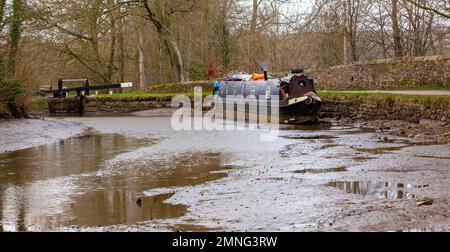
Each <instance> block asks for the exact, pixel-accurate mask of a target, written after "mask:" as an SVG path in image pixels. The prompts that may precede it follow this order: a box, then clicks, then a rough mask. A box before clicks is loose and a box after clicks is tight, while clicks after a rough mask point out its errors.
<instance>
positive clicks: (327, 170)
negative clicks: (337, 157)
mask: <svg viewBox="0 0 450 252" xmlns="http://www.w3.org/2000/svg"><path fill="white" fill-rule="evenodd" d="M346 171H347V167H345V166H341V167H336V168H324V169H320V168H319V169H303V170H298V171H295V172H294V173H297V174H307V173H310V174H322V173H336V172H346Z"/></svg>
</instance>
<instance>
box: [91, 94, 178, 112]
mask: <svg viewBox="0 0 450 252" xmlns="http://www.w3.org/2000/svg"><path fill="white" fill-rule="evenodd" d="M171 101H172V97H135V98H115V97H87V98H86V101H85V110H84V112H85V114H86V115H94V116H101V115H122V114H127V113H132V112H137V111H144V110H149V109H158V108H170V107H171Z"/></svg>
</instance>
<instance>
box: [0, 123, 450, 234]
mask: <svg viewBox="0 0 450 252" xmlns="http://www.w3.org/2000/svg"><path fill="white" fill-rule="evenodd" d="M68 120H74V121H77V122H81V123H83V124H84V125H85V126H86V127H88V128H89V130H88V131H87V134H86V136H84V137H79V138H73V139H69V140H66V141H61V142H57V143H54V144H51V145H47V146H42V147H38V148H32V149H26V150H21V151H16V152H11V153H5V154H0V231H51V230H94V231H95V230H103V231H104V230H108V231H110V230H111V231H114V230H119V231H124V230H138V231H154V230H179V231H215V230H234V231H310V230H311V231H315V230H325V231H327V230H338V231H342V230H344V231H346V230H352V231H355V230H357V231H360V230H370V231H372V230H375V231H376V230H379V231H398V230H413V231H414V230H430V229H431V230H447V227H449V226H448V224H450V218H449V216H450V213H449V210H448V209H449V207H448V204H449V202H448V199H449V198H450V197H449V196H450V192H449V184H450V183H448V182H450V180H449V176H448V175H449V173H448V169H449V167H450V159H448V158H447V157H450V147H449V146H413V145H410V144H409V142H408V140H407V139H399V138H392V139H386V138H384V137H382V136H379V135H378V134H376V133H375V132H374V131H373V130H370V129H360V128H351V127H349V128H343V127H336V126H332V125H319V126H302V127H286V128H283V129H282V130H281V132H280V138H279V139H278V140H277V141H275V142H261V137H260V136H261V132H259V131H255V130H253V131H230V132H228V131H223V132H202V131H199V132H175V131H173V130H171V127H170V118H139V117H130V118H74V119H68ZM424 197H429V198H433V199H434V202H435V204H434V205H433V206H430V207H429V208H418V207H417V206H416V201H417V200H419V199H421V198H424ZM368 209H369V210H368ZM393 209H397V210H393ZM399 209H400V210H399ZM424 216H425V217H424ZM355 218H356V219H357V220H358V221H355ZM393 220H394V221H393ZM100 228H102V229H100Z"/></svg>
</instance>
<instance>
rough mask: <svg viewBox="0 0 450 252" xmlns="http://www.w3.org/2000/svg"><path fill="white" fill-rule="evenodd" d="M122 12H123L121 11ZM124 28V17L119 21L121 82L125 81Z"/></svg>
mask: <svg viewBox="0 0 450 252" xmlns="http://www.w3.org/2000/svg"><path fill="white" fill-rule="evenodd" d="M119 14H121V13H119ZM123 33H124V28H123V18H120V19H119V22H118V34H117V40H118V46H119V55H118V56H119V80H120V82H121V83H123V82H125V43H124V38H123Z"/></svg>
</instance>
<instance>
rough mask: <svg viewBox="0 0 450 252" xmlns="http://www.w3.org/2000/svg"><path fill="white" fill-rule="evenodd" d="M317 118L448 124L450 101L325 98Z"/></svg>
mask: <svg viewBox="0 0 450 252" xmlns="http://www.w3.org/2000/svg"><path fill="white" fill-rule="evenodd" d="M321 117H322V118H336V119H341V118H351V119H354V120H355V119H360V120H403V121H407V122H411V123H419V122H420V121H421V120H436V121H445V122H450V97H423V98H410V97H407V96H405V97H404V96H376V95H373V96H329V97H324V105H323V107H322V112H321Z"/></svg>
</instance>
